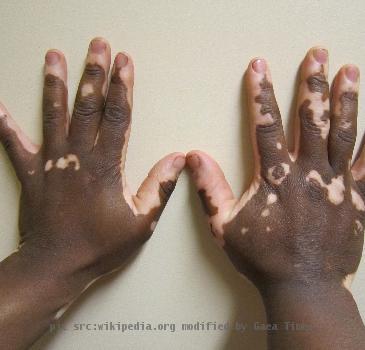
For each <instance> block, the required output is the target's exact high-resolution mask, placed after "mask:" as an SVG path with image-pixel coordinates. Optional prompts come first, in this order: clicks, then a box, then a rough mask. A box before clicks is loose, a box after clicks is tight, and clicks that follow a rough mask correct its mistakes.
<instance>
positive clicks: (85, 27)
mask: <svg viewBox="0 0 365 350" xmlns="http://www.w3.org/2000/svg"><path fill="white" fill-rule="evenodd" d="M0 18H1V19H0V29H1V30H0V42H1V50H0V77H1V78H0V96H1V100H2V101H3V102H4V103H5V104H6V105H7V106H8V108H9V109H10V111H11V112H12V114H13V116H14V117H15V118H16V119H17V120H18V122H19V123H20V124H21V125H22V127H23V128H24V129H25V130H26V132H27V133H28V134H29V135H31V136H32V137H33V139H35V140H38V141H40V138H41V128H40V126H41V118H40V106H41V105H40V103H41V89H42V64H43V56H44V53H45V51H46V50H47V49H48V48H58V49H60V50H63V51H64V52H65V54H66V56H67V59H68V62H69V91H70V97H71V98H70V104H71V102H72V101H73V98H74V95H75V92H76V87H77V82H78V79H79V78H80V74H81V72H82V67H83V60H84V56H85V54H86V50H87V46H88V43H89V40H90V39H91V38H92V37H94V36H104V37H106V38H107V39H108V40H109V41H110V43H111V45H112V49H113V52H114V53H116V52H117V50H126V51H127V52H129V53H130V54H132V56H133V57H134V61H135V65H136V84H135V107H134V113H133V115H134V121H133V129H132V135H131V141H130V145H129V152H128V162H127V174H128V176H129V179H130V180H129V182H130V184H131V186H132V187H133V188H134V189H136V188H137V186H138V184H139V183H140V182H141V180H142V179H143V178H144V176H145V175H146V173H147V171H148V169H149V168H150V167H151V166H152V164H153V163H154V162H155V161H156V160H158V159H159V158H160V157H162V156H163V155H164V154H166V153H168V152H171V151H188V150H190V149H193V148H198V149H203V150H206V151H208V152H209V153H210V154H212V155H213V156H214V157H215V158H216V159H217V160H218V161H219V163H220V164H221V165H222V167H223V169H224V170H225V172H226V175H227V178H228V179H229V180H230V182H231V184H232V186H233V188H234V191H235V193H236V194H237V195H238V194H240V193H241V191H242V189H243V182H244V181H247V176H248V174H249V171H250V169H251V168H252V162H251V155H250V153H249V152H250V146H249V143H248V142H247V137H248V134H247V132H248V128H247V120H246V119H243V118H242V103H241V97H240V96H241V79H242V74H243V71H244V69H245V67H246V65H247V64H248V62H249V60H250V58H252V57H254V56H258V55H262V56H264V57H266V58H267V59H268V60H269V62H270V64H271V69H272V74H273V79H274V84H275V86H276V95H277V99H278V101H279V104H280V107H281V111H282V114H283V117H284V120H285V122H286V123H288V115H289V111H290V108H291V103H292V99H293V92H294V90H293V88H294V85H295V76H296V72H297V68H298V65H299V63H300V61H301V59H302V58H303V56H304V54H305V52H306V50H307V49H308V48H310V47H311V46H314V45H317V44H323V45H325V46H326V47H327V48H328V49H329V50H330V59H331V69H330V73H331V77H333V75H334V73H335V71H336V70H337V69H338V68H339V67H340V65H342V64H345V63H349V62H353V63H356V64H358V65H359V66H360V68H361V69H362V71H363V72H365V62H364V61H365V60H364V58H365V46H364V45H363V44H364V39H365V36H364V34H365V33H364V25H363V20H364V18H365V3H364V2H363V1H360V0H357V1H351V2H345V1H342V2H338V1H272V2H271V1H238V0H237V1H233V0H231V1H227V0H225V1H223V0H220V1H219V0H216V1H208V0H205V1H192V0H185V1H163V0H159V1H149V2H147V1H141V0H134V1H125V0H115V1H86V0H78V1H75V0H74V1H39V0H38V1H34V0H33V1H11V2H10V1H9V2H6V1H2V2H1V3H0ZM362 87H363V84H362ZM363 90H365V89H363ZM364 96H365V95H364V94H363V95H361V97H360V131H361V132H362V131H363V130H364V128H365V119H364V108H365V97H364ZM0 159H1V163H0V191H1V192H0V193H1V196H0V198H1V200H0V217H1V218H0V242H1V244H0V257H1V258H3V257H5V256H7V255H8V254H9V253H10V252H12V250H13V249H14V248H15V246H16V241H17V236H16V235H17V229H16V227H17V203H18V195H19V188H18V185H17V183H16V181H15V178H14V174H13V171H12V170H11V168H10V166H9V163H8V161H7V159H6V158H5V155H4V152H2V151H1V158H0ZM364 286H365V260H363V262H362V265H361V268H360V272H359V273H358V276H357V279H356V281H355V284H354V286H353V290H354V294H355V296H356V298H357V301H358V305H359V308H360V310H361V313H362V316H363V317H365V293H364V289H365V288H364ZM236 319H237V320H240V321H242V322H248V323H252V322H254V321H264V312H263V307H262V304H261V301H260V298H259V296H258V294H257V293H256V291H255V289H254V288H253V287H252V286H251V285H249V284H248V283H246V282H245V281H244V280H241V279H240V278H239V277H238V275H237V274H236V273H235V271H234V270H233V268H232V267H231V265H230V263H229V262H228V260H227V259H226V258H225V256H224V255H223V253H222V252H220V251H219V249H218V248H217V247H215V245H214V244H213V243H212V242H211V239H210V235H209V234H208V231H207V225H206V224H205V221H204V218H203V215H202V211H201V210H200V207H199V203H198V200H197V197H196V195H195V193H194V192H193V191H192V187H191V185H190V183H189V181H188V178H187V176H186V174H184V175H183V176H182V178H181V180H180V181H179V184H178V186H177V189H176V191H175V193H174V195H173V196H172V198H171V201H170V203H169V205H168V207H167V209H166V211H165V213H164V215H163V217H162V219H161V221H160V223H159V224H158V227H157V230H156V233H155V235H154V237H153V238H152V239H151V241H150V242H149V243H148V244H147V245H146V246H145V248H144V250H143V251H142V253H141V254H140V255H139V256H138V258H137V259H136V261H135V262H134V263H133V264H132V265H131V266H129V267H128V268H127V269H126V271H125V272H124V273H123V274H121V275H119V276H117V277H114V278H109V279H108V280H107V281H104V282H103V283H99V284H98V286H95V287H93V288H92V290H90V291H89V292H88V293H86V294H85V296H84V297H83V298H82V300H79V301H78V302H77V304H75V305H74V307H72V309H71V310H70V312H69V313H68V314H67V315H66V317H65V318H64V319H63V325H64V326H65V327H72V324H73V323H75V322H77V323H80V322H89V323H94V322H104V321H114V322H117V321H121V322H135V321H138V320H139V321H145V322H176V323H177V324H179V323H181V322H196V321H217V322H226V321H232V322H233V321H234V320H236ZM19 336H21V334H19ZM239 344H241V346H240V348H246V349H258V350H260V349H264V348H265V339H264V333H262V332H247V333H244V334H241V335H240V334H235V333H232V332H208V333H204V332H199V333H183V332H181V331H180V332H175V333H169V332H165V333H163V332H160V333H154V332H144V333H137V332H135V333H131V334H129V335H128V334H121V333H118V332H73V331H60V332H58V333H57V334H56V335H55V336H54V335H52V336H46V337H45V338H43V339H42V340H41V341H40V342H39V343H38V344H37V345H36V346H34V349H44V348H47V349H52V350H58V349H121V348H123V349H227V350H228V349H233V350H234V349H238V348H239Z"/></svg>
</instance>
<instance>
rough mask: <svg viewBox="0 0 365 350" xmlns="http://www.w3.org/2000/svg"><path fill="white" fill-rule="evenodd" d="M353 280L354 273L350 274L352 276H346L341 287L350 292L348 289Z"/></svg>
mask: <svg viewBox="0 0 365 350" xmlns="http://www.w3.org/2000/svg"><path fill="white" fill-rule="evenodd" d="M354 278H355V273H352V274H350V275H347V276H346V277H345V278H344V280H343V281H342V285H343V286H344V287H345V288H346V289H348V290H350V289H351V284H352V282H353V280H354Z"/></svg>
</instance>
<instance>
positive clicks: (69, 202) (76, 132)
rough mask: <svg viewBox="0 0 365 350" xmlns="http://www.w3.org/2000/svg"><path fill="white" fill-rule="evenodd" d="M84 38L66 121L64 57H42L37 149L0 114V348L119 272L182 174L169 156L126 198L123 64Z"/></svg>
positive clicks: (128, 95) (128, 66)
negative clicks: (1, 214)
mask: <svg viewBox="0 0 365 350" xmlns="http://www.w3.org/2000/svg"><path fill="white" fill-rule="evenodd" d="M110 61H111V53H110V47H109V44H108V43H107V42H106V41H105V40H104V39H101V38H96V39H94V40H93V41H92V42H91V44H90V47H89V51H88V54H87V58H86V66H85V70H84V73H83V75H82V78H81V81H80V85H79V89H78V92H77V96H76V100H75V105H74V108H73V112H72V116H71V117H69V113H68V108H67V105H68V99H67V81H66V79H67V73H66V61H65V57H64V55H63V54H62V53H61V52H60V51H57V50H50V51H49V52H48V53H47V55H46V58H45V78H44V90H43V144H42V145H41V146H38V145H35V144H34V143H33V142H31V141H30V140H29V139H28V138H27V136H26V135H25V134H24V133H23V132H22V131H21V129H20V128H19V127H18V126H17V124H16V123H15V121H14V119H13V118H12V117H11V116H10V114H9V112H8V111H7V110H6V109H5V107H4V106H3V105H0V139H1V142H2V144H3V145H4V148H5V150H6V152H7V154H8V156H9V157H10V160H11V162H12V165H13V166H14V169H15V172H16V174H17V177H18V179H19V181H20V183H21V200H20V214H19V231H20V244H19V249H18V250H17V251H16V252H15V253H14V254H12V255H10V256H9V257H8V258H7V259H5V260H4V261H2V262H1V264H0V284H1V289H0V339H1V340H0V343H1V346H0V347H1V348H2V349H3V348H4V349H5V348H6V349H25V348H28V347H29V345H30V344H32V343H33V342H34V341H35V340H36V339H37V338H38V337H39V336H40V335H41V334H42V333H44V332H45V331H46V330H47V327H48V326H49V324H50V323H51V322H53V321H55V320H56V319H58V318H59V317H60V316H61V315H62V313H63V312H64V311H65V310H66V309H67V307H68V306H69V305H70V304H71V302H72V301H73V300H75V299H76V298H77V297H78V296H79V295H80V294H81V293H82V292H83V291H84V290H85V289H86V288H87V287H88V286H89V285H90V284H92V282H93V281H95V280H96V279H98V278H100V277H101V276H103V275H105V274H108V273H110V272H112V271H114V270H116V269H118V268H120V267H121V266H122V265H123V264H124V263H125V262H126V260H127V258H128V257H130V256H131V255H132V254H133V253H134V252H136V251H137V250H138V248H139V247H141V246H142V245H143V243H144V242H146V241H147V240H148V238H149V237H150V236H151V234H152V232H153V231H154V229H155V226H156V224H157V221H158V219H159V216H160V215H161V213H162V210H163V208H164V206H165V205H166V203H167V200H168V199H169V196H170V195H171V193H172V191H173V189H174V186H175V183H176V181H177V178H178V176H179V174H180V172H181V170H182V169H183V167H184V165H185V156H184V154H181V153H173V154H170V155H168V156H166V157H165V158H163V159H162V160H160V161H159V162H158V163H157V164H156V165H155V166H154V167H153V168H152V170H151V171H150V173H149V174H148V177H147V178H146V180H145V181H144V182H143V183H142V185H141V186H140V188H139V190H138V192H137V194H136V195H132V194H131V193H130V191H129V190H128V186H127V183H126V177H125V171H124V164H125V159H126V152H127V144H128V137H129V134H130V127H131V108H132V94H133V92H132V89H133V80H134V77H133V63H132V59H131V57H130V56H128V55H126V54H124V53H118V54H117V55H116V57H115V60H114V65H113V68H112V69H111V74H110V75H111V78H110V80H109V78H108V76H109V68H110Z"/></svg>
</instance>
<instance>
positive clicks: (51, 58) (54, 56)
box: [46, 51, 60, 64]
mask: <svg viewBox="0 0 365 350" xmlns="http://www.w3.org/2000/svg"><path fill="white" fill-rule="evenodd" d="M59 60H60V55H59V54H58V52H55V51H48V52H47V54H46V63H47V64H56V63H57V62H58V61H59Z"/></svg>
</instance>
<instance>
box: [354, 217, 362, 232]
mask: <svg viewBox="0 0 365 350" xmlns="http://www.w3.org/2000/svg"><path fill="white" fill-rule="evenodd" d="M355 225H356V227H355V232H354V234H355V236H357V235H359V234H361V233H362V232H363V231H364V226H363V225H362V223H361V222H360V220H356V221H355Z"/></svg>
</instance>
